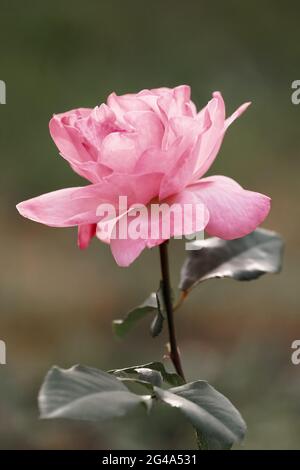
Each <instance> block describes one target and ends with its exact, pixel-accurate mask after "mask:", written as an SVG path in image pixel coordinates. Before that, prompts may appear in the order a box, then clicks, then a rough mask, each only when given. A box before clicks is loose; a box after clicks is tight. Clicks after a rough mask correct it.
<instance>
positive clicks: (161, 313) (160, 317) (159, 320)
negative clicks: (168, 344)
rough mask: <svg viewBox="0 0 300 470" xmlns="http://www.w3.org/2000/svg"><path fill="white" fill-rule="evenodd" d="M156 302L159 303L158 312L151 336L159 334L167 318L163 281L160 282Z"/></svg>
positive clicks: (151, 327) (152, 324) (151, 329)
mask: <svg viewBox="0 0 300 470" xmlns="http://www.w3.org/2000/svg"><path fill="white" fill-rule="evenodd" d="M156 303H157V310H158V312H157V314H156V315H155V317H154V320H153V322H152V323H151V326H150V332H151V336H152V337H153V338H155V337H156V336H158V335H159V334H160V333H161V332H162V329H163V325H164V320H165V318H166V307H165V301H164V295H163V283H162V281H161V282H160V285H159V289H158V291H157V292H156Z"/></svg>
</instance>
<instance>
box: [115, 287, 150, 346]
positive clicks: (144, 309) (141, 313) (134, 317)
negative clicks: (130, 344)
mask: <svg viewBox="0 0 300 470" xmlns="http://www.w3.org/2000/svg"><path fill="white" fill-rule="evenodd" d="M156 310H157V300H156V294H155V292H152V294H150V296H149V297H148V298H147V299H146V300H145V302H143V303H142V304H141V305H139V306H138V307H136V308H134V309H133V310H130V312H128V313H127V315H126V316H125V318H123V319H119V320H114V321H113V330H114V332H115V334H116V335H117V336H119V337H120V338H122V337H123V336H124V335H125V334H126V333H128V331H129V330H131V328H132V327H133V326H134V325H135V323H136V322H138V321H139V320H141V319H142V318H144V317H145V316H146V315H148V313H151V312H155V311H156Z"/></svg>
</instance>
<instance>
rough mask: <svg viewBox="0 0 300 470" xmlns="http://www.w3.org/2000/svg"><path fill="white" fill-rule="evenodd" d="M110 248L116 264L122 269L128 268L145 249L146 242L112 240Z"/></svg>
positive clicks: (139, 240)
mask: <svg viewBox="0 0 300 470" xmlns="http://www.w3.org/2000/svg"><path fill="white" fill-rule="evenodd" d="M110 248H111V252H112V255H113V257H114V258H115V260H116V262H117V264H118V265H119V266H122V267H126V266H129V265H130V264H131V263H133V261H135V260H136V258H137V257H138V256H139V255H140V254H141V252H142V251H143V250H144V249H145V248H146V240H143V239H141V238H140V239H138V240H130V239H126V240H120V239H112V240H111V242H110Z"/></svg>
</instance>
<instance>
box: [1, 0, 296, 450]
mask: <svg viewBox="0 0 300 470" xmlns="http://www.w3.org/2000/svg"><path fill="white" fill-rule="evenodd" d="M299 13H300V5H299V2H296V1H295V2H294V1H289V2H271V1H270V0H265V1H264V2H261V1H260V2H259V1H257V0H255V1H245V2H239V1H233V0H229V1H227V2H222V1H218V2H211V1H200V0H199V1H189V0H188V1H186V2H181V1H177V0H170V1H169V0H164V1H161V2H158V1H153V2H146V1H144V2H142V1H140V0H139V1H137V0H128V1H122V0H111V1H104V0H102V1H99V0H98V1H95V0H90V1H89V2H82V1H80V0H72V2H71V1H66V0H52V1H51V2H40V1H33V0H28V1H26V2H17V1H16V0H9V1H8V0H7V1H6V0H1V1H0V15H1V27H0V64H1V66H0V79H2V80H5V82H6V84H7V104H6V105H1V106H0V155H1V172H0V178H1V199H0V212H1V234H0V237H1V243H0V251H1V257H0V260H1V263H0V266H1V269H0V306H1V311H0V338H1V339H3V340H5V341H6V344H7V365H1V366H0V447H1V448H3V449H4V448H6V449H24V448H25V449H46V448H47V449H58V448H59V449H80V448H88V449H89V448H94V449H107V448H110V449H139V448H141V449H151V448H153V449H154V448H156V449H168V448H176V449H177V448H178V449H184V448H193V447H194V436H193V432H192V430H191V429H190V427H189V425H188V424H186V423H185V421H184V420H183V419H182V418H181V417H180V415H179V414H177V413H176V412H175V411H174V410H169V409H167V408H164V407H160V408H159V409H157V410H156V412H155V413H154V414H153V415H152V416H151V417H150V418H149V419H146V417H145V416H144V414H143V413H142V412H141V413H140V414H139V413H136V414H134V415H133V416H132V417H130V418H129V419H128V418H126V419H121V420H116V421H114V422H111V423H107V424H105V425H102V426H97V425H94V424H87V423H86V424H83V423H80V422H78V423H70V422H66V421H41V420H39V419H38V410H37V403H36V396H37V393H38V389H39V386H40V384H41V382H42V379H43V377H44V375H45V373H46V371H47V370H48V368H49V367H50V366H51V365H52V364H58V365H60V366H63V367H69V366H71V365H72V364H74V363H83V364H87V365H91V366H96V367H99V368H101V369H109V368H115V367H124V366H127V365H134V364H142V363H144V362H148V361H151V360H160V359H161V358H162V355H163V354H164V351H165V343H166V340H167V338H166V335H165V334H162V335H161V336H160V337H158V338H157V339H155V340H153V339H151V338H150V336H149V321H150V319H149V320H145V321H143V322H142V323H141V324H140V325H139V326H138V327H137V328H136V329H135V331H133V332H132V333H131V334H130V335H129V336H128V337H127V338H125V339H124V340H123V341H118V340H116V339H115V338H114V337H113V334H112V329H111V322H112V320H113V319H114V318H119V317H120V316H122V315H123V314H125V313H126V311H128V309H130V308H131V307H133V306H134V305H136V304H138V303H140V302H141V301H142V300H144V298H145V297H146V296H147V295H148V294H149V292H150V291H153V290H155V289H156V288H157V284H158V278H159V260H158V253H157V250H154V251H148V252H147V253H146V252H145V253H144V254H143V255H142V256H141V257H140V258H139V259H138V261H137V262H135V263H134V264H133V265H132V266H131V267H130V268H128V269H122V268H119V267H117V266H116V264H115V262H114V261H113V259H112V256H111V255H110V252H109V250H108V248H107V247H106V246H105V245H102V244H100V242H97V241H94V242H93V243H92V246H91V247H90V248H89V250H88V251H86V252H80V251H79V250H78V249H77V248H76V231H75V229H74V230H73V229H60V230H59V229H51V228H47V227H44V226H40V225H38V224H35V223H32V222H30V221H27V220H25V219H22V218H21V217H20V216H19V215H18V214H17V212H16V210H15V204H16V203H17V202H19V201H21V200H24V199H27V198H29V197H33V196H35V195H38V194H40V193H43V192H46V191H51V190H54V189H58V188H61V187H67V186H76V185H81V184H84V182H83V180H81V178H80V177H79V176H77V175H76V174H74V173H73V172H72V171H71V169H70V168H69V167H68V165H67V163H66V162H65V161H64V160H63V159H62V158H61V157H59V155H58V151H57V149H56V148H55V146H54V144H53V142H52V141H51V138H50V136H49V132H48V121H49V119H50V117H51V115H52V114H53V113H57V112H62V111H65V110H68V109H71V108H74V107H81V106H83V107H93V106H95V105H96V104H99V103H101V102H102V101H104V100H105V99H106V96H107V95H108V94H109V93H110V92H111V91H113V90H115V91H116V92H117V93H118V94H122V93H125V92H134V91H137V90H140V89H142V88H150V87H158V86H171V87H172V86H175V85H178V84H182V83H187V84H190V85H191V86H192V93H193V100H194V101H195V102H196V103H197V105H198V106H199V107H202V106H203V105H204V104H205V103H206V102H207V101H208V99H209V98H210V94H211V93H212V91H214V90H221V91H222V93H223V96H224V98H225V101H226V103H227V108H228V112H231V111H233V110H234V109H235V108H236V107H237V106H238V105H240V104H241V103H242V102H244V101H248V100H252V102H253V105H252V106H251V108H250V109H249V110H248V111H247V113H246V114H245V115H244V116H243V117H242V118H241V119H239V120H238V121H237V122H235V124H234V125H233V126H232V127H231V128H230V130H229V132H228V134H227V135H226V138H225V141H224V144H223V147H222V149H221V152H220V154H219V157H218V159H217V160H216V162H215V164H214V166H213V168H212V171H211V172H212V173H215V174H224V175H228V176H231V177H233V178H235V179H237V180H238V181H239V182H240V183H241V184H242V185H243V186H245V187H249V188H251V189H253V190H257V191H261V192H264V193H266V194H269V195H270V196H271V197H272V199H273V208H272V212H271V214H270V216H269V218H268V219H267V221H266V222H265V224H264V226H265V227H266V228H271V229H275V230H277V231H279V232H280V233H281V234H282V235H283V237H284V239H285V241H286V252H285V263H284V269H283V272H282V274H280V275H279V276H265V277H263V278H261V279H259V280H258V281H254V282H250V283H238V282H235V281H230V280H222V281H220V280H219V281H210V282H207V283H206V284H203V285H202V286H201V287H200V288H198V289H197V290H195V291H193V294H192V295H191V296H190V298H189V300H188V301H187V302H186V304H185V306H184V307H183V308H182V310H181V311H180V312H178V315H177V325H178V326H177V329H178V336H179V342H180V347H181V351H182V355H183V362H184V367H185V369H186V375H187V376H188V378H189V379H191V380H193V379H198V378H203V379H207V380H209V381H210V382H211V383H212V384H213V385H214V386H215V387H216V388H217V389H219V390H220V391H221V392H223V393H224V394H225V395H227V396H228V397H229V398H230V399H231V400H232V401H233V403H234V404H235V405H236V406H237V407H238V408H239V409H240V410H241V412H242V414H243V416H244V418H245V420H246V421H247V423H248V428H249V430H248V434H247V438H246V440H245V442H244V444H243V447H242V448H244V449H300V394H299V391H300V366H298V367H297V366H294V365H292V363H291V360H290V356H291V352H292V350H291V343H292V341H293V340H294V339H299V338H300V312H299V304H300V303H299V265H300V252H299V206H298V201H299V193H298V190H299V169H300V164H299V162H300V159H299V147H300V145H299V144H300V139H299V122H300V105H299V106H295V105H293V104H292V103H291V92H292V90H291V83H292V81H293V80H296V79H300V70H299V54H300V41H299ZM171 253H172V254H171V264H172V277H173V284H174V286H176V285H177V283H178V276H179V269H180V266H181V264H182V262H183V259H184V256H185V252H184V243H183V242H180V241H176V242H172V244H171ZM166 366H168V364H166ZM170 370H171V366H170Z"/></svg>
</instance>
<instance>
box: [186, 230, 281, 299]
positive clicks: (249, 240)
mask: <svg viewBox="0 0 300 470" xmlns="http://www.w3.org/2000/svg"><path fill="white" fill-rule="evenodd" d="M190 246H191V247H194V248H198V249H193V250H190V251H189V252H188V255H187V258H186V260H185V262H184V264H183V266H182V269H181V279H180V285H179V287H180V289H181V290H183V291H187V290H189V289H192V288H193V287H195V286H196V285H197V284H198V283H200V282H203V281H206V280H208V279H213V278H222V277H229V278H232V279H236V280H238V281H249V280H252V279H256V278H258V277H259V276H261V275H262V274H265V273H278V272H279V271H280V269H281V265H282V254H283V241H282V239H281V238H280V236H279V235H278V234H277V233H275V232H272V231H270V230H265V229H257V230H255V231H254V232H252V233H250V234H249V235H247V236H246V237H243V238H238V239H236V240H221V239H220V238H217V237H213V238H208V239H207V240H198V241H195V242H192V243H191V244H190Z"/></svg>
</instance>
